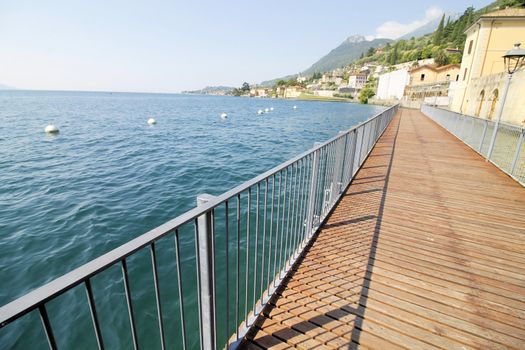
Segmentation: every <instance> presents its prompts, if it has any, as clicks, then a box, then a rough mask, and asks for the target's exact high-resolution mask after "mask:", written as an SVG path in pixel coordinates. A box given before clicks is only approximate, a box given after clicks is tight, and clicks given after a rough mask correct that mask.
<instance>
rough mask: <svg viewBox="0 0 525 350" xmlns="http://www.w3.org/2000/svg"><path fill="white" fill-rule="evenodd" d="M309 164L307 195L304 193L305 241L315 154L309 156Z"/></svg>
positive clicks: (306, 184)
mask: <svg viewBox="0 0 525 350" xmlns="http://www.w3.org/2000/svg"><path fill="white" fill-rule="evenodd" d="M308 158H309V162H308V165H307V166H308V168H307V174H306V183H305V188H304V189H305V193H304V208H303V211H304V223H303V238H302V239H303V240H304V239H305V238H306V236H307V234H308V220H309V219H308V215H309V214H308V207H309V200H310V186H308V185H310V184H311V183H312V177H313V168H314V158H315V154H311V155H309V156H308Z"/></svg>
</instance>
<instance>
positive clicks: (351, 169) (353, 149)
mask: <svg viewBox="0 0 525 350" xmlns="http://www.w3.org/2000/svg"><path fill="white" fill-rule="evenodd" d="M356 148H357V130H356V129H354V136H353V137H352V148H351V152H352V157H351V158H350V176H349V177H348V180H347V183H346V186H348V184H349V183H350V181H352V179H353V178H354V164H355V151H356Z"/></svg>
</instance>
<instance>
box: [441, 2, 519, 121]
mask: <svg viewBox="0 0 525 350" xmlns="http://www.w3.org/2000/svg"><path fill="white" fill-rule="evenodd" d="M465 33H466V35H467V39H466V42H465V49H464V51H463V60H462V62H461V68H460V76H459V81H458V83H457V86H456V89H455V92H454V98H453V101H452V103H451V106H450V107H451V109H452V110H454V111H457V112H460V113H465V114H469V115H476V116H479V117H482V118H488V119H493V118H495V117H496V115H495V114H496V111H497V108H498V104H499V103H500V102H501V101H500V97H501V96H500V93H501V92H502V90H503V87H504V84H505V80H506V75H507V73H506V72H505V64H504V60H503V57H502V56H503V55H504V54H505V53H506V52H507V51H508V50H510V49H512V47H513V46H514V44H515V43H517V42H521V43H524V44H525V9H524V8H508V9H504V10H499V11H495V12H491V13H487V14H485V15H483V16H481V17H480V18H479V19H478V21H476V23H474V24H473V25H472V26H470V27H469V28H468V29H467V30H466V32H465ZM524 97H525V70H524V68H523V67H522V68H521V69H520V70H519V71H517V72H516V73H514V76H513V78H512V83H511V85H510V89H509V94H508V96H507V100H506V103H505V107H504V110H503V116H502V120H503V121H506V122H510V123H513V124H520V125H523V124H525V98H524Z"/></svg>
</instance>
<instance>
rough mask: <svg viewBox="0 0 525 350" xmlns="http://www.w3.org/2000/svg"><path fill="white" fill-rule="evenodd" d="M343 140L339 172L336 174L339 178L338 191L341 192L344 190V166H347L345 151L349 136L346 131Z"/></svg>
mask: <svg viewBox="0 0 525 350" xmlns="http://www.w3.org/2000/svg"><path fill="white" fill-rule="evenodd" d="M344 138H345V141H344V147H343V154H342V155H341V157H342V160H341V173H340V174H339V175H338V176H337V178H338V179H339V180H338V185H337V186H338V191H337V192H338V193H341V192H343V190H344V184H345V182H346V179H345V175H346V171H345V168H346V167H347V166H348V155H347V151H348V141H349V137H348V132H347V133H345V136H344Z"/></svg>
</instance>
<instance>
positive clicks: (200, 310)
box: [193, 218, 204, 349]
mask: <svg viewBox="0 0 525 350" xmlns="http://www.w3.org/2000/svg"><path fill="white" fill-rule="evenodd" d="M197 220H198V218H195V219H194V220H193V226H194V228H195V230H194V231H195V257H196V259H195V262H196V265H197V303H198V306H199V334H200V348H201V349H203V346H204V345H203V342H204V338H203V337H204V334H203V333H204V330H203V325H202V300H201V285H202V283H201V282H202V281H201V275H202V274H201V266H200V260H201V259H200V253H199V250H200V249H199V248H200V247H199V223H198V221H197Z"/></svg>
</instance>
